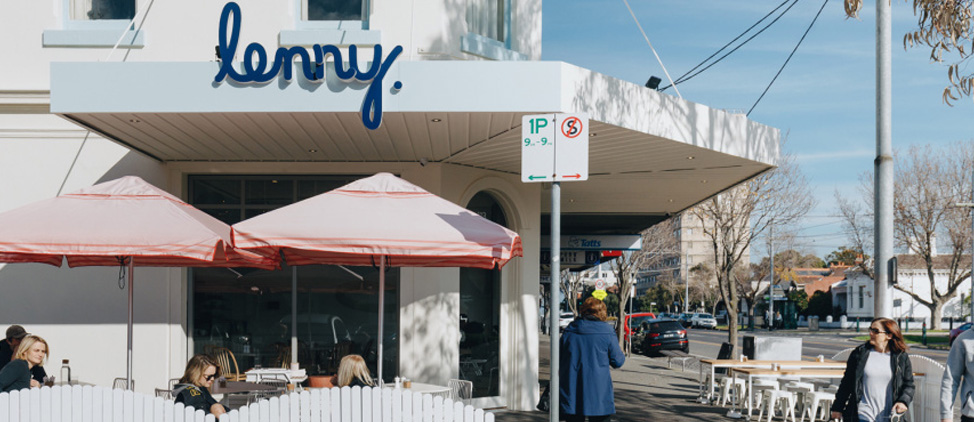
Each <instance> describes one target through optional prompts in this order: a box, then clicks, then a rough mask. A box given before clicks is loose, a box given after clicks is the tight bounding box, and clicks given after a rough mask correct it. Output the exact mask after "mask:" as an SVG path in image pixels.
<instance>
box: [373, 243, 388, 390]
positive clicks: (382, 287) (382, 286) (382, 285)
mask: <svg viewBox="0 0 974 422" xmlns="http://www.w3.org/2000/svg"><path fill="white" fill-rule="evenodd" d="M385 305H386V256H385V255H382V256H381V257H379V339H378V341H376V342H375V344H376V347H377V348H378V349H377V350H378V356H379V363H378V373H377V374H376V377H377V378H378V379H379V381H380V382H381V381H382V338H383V337H382V320H383V318H384V316H385V315H384V313H385V308H386V307H385Z"/></svg>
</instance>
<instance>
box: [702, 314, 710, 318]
mask: <svg viewBox="0 0 974 422" xmlns="http://www.w3.org/2000/svg"><path fill="white" fill-rule="evenodd" d="M698 318H713V315H710V314H700V315H699V316H698Z"/></svg>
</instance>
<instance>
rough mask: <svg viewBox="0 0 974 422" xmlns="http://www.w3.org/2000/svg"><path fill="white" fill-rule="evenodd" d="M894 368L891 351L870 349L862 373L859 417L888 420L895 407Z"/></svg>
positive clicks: (870, 419)
mask: <svg viewBox="0 0 974 422" xmlns="http://www.w3.org/2000/svg"><path fill="white" fill-rule="evenodd" d="M892 381H893V370H892V369H891V367H890V355H889V352H886V353H879V352H877V351H875V350H870V351H869V354H868V355H867V356H866V368H865V370H864V371H863V374H862V397H861V398H860V399H859V419H862V420H867V421H888V420H889V412H890V409H892V408H893V391H892V390H893V382H892Z"/></svg>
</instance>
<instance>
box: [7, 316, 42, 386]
mask: <svg viewBox="0 0 974 422" xmlns="http://www.w3.org/2000/svg"><path fill="white" fill-rule="evenodd" d="M24 337H27V330H25V329H24V327H23V326H20V325H17V324H14V325H11V326H10V327H7V337H6V338H4V339H3V340H0V369H3V367H4V366H6V365H7V364H8V363H10V361H12V360H13V356H14V352H15V351H16V350H17V348H18V347H20V341H21V340H23V339H24ZM30 375H31V378H33V379H35V380H37V382H38V383H44V377H46V376H47V372H45V371H44V367H43V366H41V365H35V366H34V367H32V368H30Z"/></svg>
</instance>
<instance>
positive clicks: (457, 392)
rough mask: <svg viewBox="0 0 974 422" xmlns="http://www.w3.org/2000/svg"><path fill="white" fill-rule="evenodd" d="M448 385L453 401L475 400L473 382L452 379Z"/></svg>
mask: <svg viewBox="0 0 974 422" xmlns="http://www.w3.org/2000/svg"><path fill="white" fill-rule="evenodd" d="M447 385H448V386H449V387H450V398H451V399H453V401H458V400H465V399H469V398H473V381H467V380H460V379H451V380H450V381H449V382H448V383H447Z"/></svg>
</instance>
